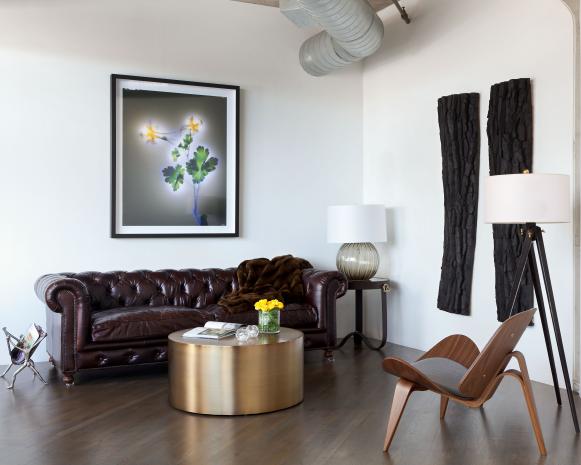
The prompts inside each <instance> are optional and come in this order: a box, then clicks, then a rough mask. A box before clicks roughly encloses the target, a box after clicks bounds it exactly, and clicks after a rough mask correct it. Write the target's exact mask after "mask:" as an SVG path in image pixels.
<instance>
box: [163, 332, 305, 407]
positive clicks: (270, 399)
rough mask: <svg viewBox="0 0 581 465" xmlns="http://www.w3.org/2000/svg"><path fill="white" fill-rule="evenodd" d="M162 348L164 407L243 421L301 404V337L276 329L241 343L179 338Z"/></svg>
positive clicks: (180, 334)
mask: <svg viewBox="0 0 581 465" xmlns="http://www.w3.org/2000/svg"><path fill="white" fill-rule="evenodd" d="M185 332H186V330H183V331H176V332H175V333H171V334H170V335H169V336H168V338H169V344H168V358H169V402H170V404H171V405H172V406H173V407H175V408H177V409H180V410H185V411H186V412H192V413H204V414H209V415H247V414H251V413H265V412H272V411H275V410H281V409H284V408H287V407H292V406H293V405H296V404H298V403H300V402H301V401H302V400H303V364H304V360H303V333H301V332H300V331H296V330H294V329H289V328H281V329H280V333H278V334H272V335H267V334H260V335H259V336H258V337H257V338H255V339H249V340H248V341H247V342H238V340H237V339H236V338H235V337H228V338H224V339H220V340H214V339H194V338H185V337H183V334H184V333H185Z"/></svg>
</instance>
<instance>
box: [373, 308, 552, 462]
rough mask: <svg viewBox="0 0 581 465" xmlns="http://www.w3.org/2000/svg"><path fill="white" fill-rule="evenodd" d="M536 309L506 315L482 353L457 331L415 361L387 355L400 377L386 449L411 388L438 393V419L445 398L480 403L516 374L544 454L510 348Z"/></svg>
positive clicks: (526, 384)
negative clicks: (505, 380)
mask: <svg viewBox="0 0 581 465" xmlns="http://www.w3.org/2000/svg"><path fill="white" fill-rule="evenodd" d="M535 311H536V309H534V308H533V309H531V310H527V311H525V312H521V313H519V314H517V315H514V316H513V317H511V318H509V319H508V320H506V321H505V322H504V323H503V324H502V325H501V326H500V327H499V328H498V330H497V331H496V333H494V336H492V338H491V339H490V341H488V344H486V347H484V349H483V350H482V352H480V351H479V350H478V347H477V346H476V344H474V342H472V340H471V339H470V338H468V337H466V336H462V335H460V334H456V335H453V336H449V337H447V338H445V339H443V340H441V341H440V342H438V343H437V344H436V345H435V346H434V347H432V348H431V349H430V350H428V351H427V352H426V353H425V354H424V355H422V356H421V357H420V358H419V359H418V360H417V361H416V362H412V363H409V362H406V361H404V360H401V359H399V358H397V357H387V358H386V359H385V360H384V361H383V368H384V370H385V371H387V372H388V373H391V374H393V375H396V376H399V377H400V379H399V381H398V382H397V385H396V387H395V394H394V396H393V402H392V405H391V411H390V414H389V420H388V424H387V434H386V436H385V444H384V448H383V450H384V452H386V451H387V450H388V449H389V446H390V445H391V442H392V440H393V436H394V434H395V430H396V429H397V425H398V423H399V420H400V418H401V415H402V413H403V410H404V408H405V406H406V403H407V400H408V398H409V396H410V394H411V393H412V392H413V391H425V390H429V391H432V392H435V393H436V394H439V395H440V396H441V400H440V418H444V415H445V414H446V407H447V406H448V400H449V399H452V400H453V401H455V402H458V403H460V404H463V405H466V406H467V407H474V408H477V407H480V406H481V405H482V404H484V402H486V401H487V400H488V399H490V398H491V397H492V395H493V394H494V392H495V391H496V388H497V387H498V385H499V384H500V381H501V380H502V378H503V377H504V376H512V377H514V378H516V379H517V380H518V381H519V383H520V385H521V387H522V390H523V394H524V398H525V402H526V404H527V407H528V411H529V415H530V417H531V422H532V424H533V430H534V432H535V437H536V439H537V444H538V446H539V452H540V453H541V455H546V454H547V451H546V449H545V442H544V440H543V433H542V431H541V425H540V424H539V418H538V415H537V408H536V406H535V400H534V397H533V391H532V388H531V381H530V379H529V374H528V371H527V365H526V362H525V358H524V356H523V355H522V354H521V353H520V352H515V351H514V348H515V346H516V344H517V342H518V341H519V339H520V338H521V336H522V334H523V333H524V330H525V329H526V327H527V326H528V324H529V323H530V322H531V320H532V318H533V315H534V313H535ZM512 357H514V358H515V359H516V360H517V361H518V365H519V368H520V371H519V370H506V367H507V365H508V363H509V361H510V359H511V358H512Z"/></svg>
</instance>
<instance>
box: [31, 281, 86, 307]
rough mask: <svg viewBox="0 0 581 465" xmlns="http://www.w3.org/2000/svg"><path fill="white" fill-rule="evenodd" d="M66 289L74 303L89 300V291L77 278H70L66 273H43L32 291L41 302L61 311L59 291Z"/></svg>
mask: <svg viewBox="0 0 581 465" xmlns="http://www.w3.org/2000/svg"><path fill="white" fill-rule="evenodd" d="M61 291H68V292H70V293H71V294H72V295H73V298H74V301H75V303H80V302H83V301H84V302H85V303H88V302H89V300H90V299H89V291H88V290H87V288H86V286H85V285H84V284H83V283H82V282H81V281H79V280H78V279H75V278H71V277H70V275H68V274H45V275H44V276H41V277H40V278H38V279H37V280H36V283H35V284H34V292H36V296H37V297H38V298H39V299H40V301H41V302H44V303H46V305H47V307H48V308H50V309H51V310H52V311H53V312H56V313H63V308H62V305H61V301H60V300H59V293H60V292H61Z"/></svg>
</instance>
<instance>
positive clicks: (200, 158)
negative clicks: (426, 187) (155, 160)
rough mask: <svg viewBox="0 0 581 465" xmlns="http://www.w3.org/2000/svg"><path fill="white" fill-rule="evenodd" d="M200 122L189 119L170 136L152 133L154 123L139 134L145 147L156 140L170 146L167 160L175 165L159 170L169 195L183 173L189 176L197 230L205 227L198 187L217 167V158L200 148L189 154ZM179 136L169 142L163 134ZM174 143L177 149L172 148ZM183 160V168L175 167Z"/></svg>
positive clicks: (175, 189) (204, 215)
mask: <svg viewBox="0 0 581 465" xmlns="http://www.w3.org/2000/svg"><path fill="white" fill-rule="evenodd" d="M202 124H203V123H202V120H196V118H195V117H194V116H190V117H189V118H188V120H187V123H186V125H185V126H183V127H181V128H180V129H179V130H177V131H174V132H173V133H171V132H168V133H161V132H159V131H158V130H157V129H156V126H155V125H154V123H149V124H148V125H147V126H146V128H145V131H144V133H142V135H143V137H144V138H145V141H146V142H147V143H152V144H154V143H156V141H157V140H162V141H164V142H167V143H168V144H171V145H172V149H171V150H170V151H169V156H170V157H171V160H172V162H173V163H176V164H175V165H170V166H167V167H166V168H164V169H163V170H162V175H163V178H164V181H165V182H167V183H168V184H169V185H170V186H171V188H172V189H173V191H174V192H175V191H177V190H178V189H180V188H181V187H182V185H183V184H184V178H185V174H186V172H187V173H188V174H189V175H190V176H191V179H192V183H193V188H194V190H193V192H194V199H193V208H192V216H193V218H194V221H195V222H196V224H197V225H198V226H206V225H208V215H207V214H202V213H200V211H199V208H198V206H199V200H200V187H201V184H202V182H204V180H205V179H206V177H207V176H208V175H209V174H210V173H211V172H212V171H214V170H216V168H217V167H218V158H216V157H210V149H209V148H208V147H204V146H203V145H198V147H197V148H196V150H195V151H194V152H193V153H192V142H193V141H194V135H195V134H197V133H198V132H199V131H200V127H201V126H202ZM175 133H179V135H180V136H179V137H180V139H181V140H180V139H178V140H179V142H178V141H174V142H172V141H171V140H170V138H168V137H167V136H165V134H175ZM176 143H177V145H175V144H176ZM182 156H185V157H186V160H187V161H186V163H185V167H184V166H182V165H180V164H179V163H177V161H178V160H179V159H180V158H181V157H182Z"/></svg>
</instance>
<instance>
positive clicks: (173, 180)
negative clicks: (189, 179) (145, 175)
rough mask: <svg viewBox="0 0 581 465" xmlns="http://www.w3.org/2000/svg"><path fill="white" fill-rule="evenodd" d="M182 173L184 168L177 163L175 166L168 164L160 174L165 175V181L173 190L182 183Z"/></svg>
mask: <svg viewBox="0 0 581 465" xmlns="http://www.w3.org/2000/svg"><path fill="white" fill-rule="evenodd" d="M184 173H185V169H184V167H183V166H182V165H180V164H177V165H176V166H175V167H173V166H168V167H167V168H164V169H163V171H162V174H163V175H164V176H165V182H167V183H168V184H169V185H170V186H171V187H172V189H173V190H174V192H175V191H177V190H178V189H179V188H180V187H181V185H182V184H183V183H184Z"/></svg>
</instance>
